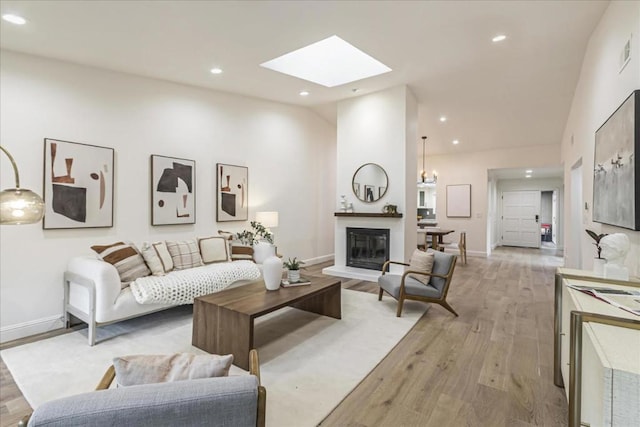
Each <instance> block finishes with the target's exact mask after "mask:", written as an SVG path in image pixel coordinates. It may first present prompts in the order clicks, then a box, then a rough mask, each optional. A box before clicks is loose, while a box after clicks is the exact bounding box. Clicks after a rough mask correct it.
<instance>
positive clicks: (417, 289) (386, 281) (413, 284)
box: [378, 273, 440, 299]
mask: <svg viewBox="0 0 640 427" xmlns="http://www.w3.org/2000/svg"><path fill="white" fill-rule="evenodd" d="M401 281H402V276H401V275H398V274H388V273H387V274H384V275H382V276H380V277H379V278H378V285H380V287H381V288H382V289H384V290H385V291H387V292H388V293H389V294H390V295H391V296H392V297H394V298H395V299H398V298H399V297H400V282H401ZM404 289H405V292H406V293H407V294H409V295H419V296H422V297H429V298H440V291H438V290H437V289H436V288H434V287H433V286H431V285H425V284H423V283H421V282H420V281H418V280H416V279H414V278H412V277H410V276H407V277H406V279H405V280H404Z"/></svg>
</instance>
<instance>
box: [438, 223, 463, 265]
mask: <svg viewBox="0 0 640 427" xmlns="http://www.w3.org/2000/svg"><path fill="white" fill-rule="evenodd" d="M438 249H440V251H442V252H444V250H445V249H454V250H456V249H457V250H458V252H459V253H460V261H462V263H463V264H465V265H466V264H467V232H466V231H462V232H460V239H459V240H458V243H455V242H450V243H442V244H440V246H439V247H438Z"/></svg>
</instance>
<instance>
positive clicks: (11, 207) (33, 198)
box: [0, 188, 44, 225]
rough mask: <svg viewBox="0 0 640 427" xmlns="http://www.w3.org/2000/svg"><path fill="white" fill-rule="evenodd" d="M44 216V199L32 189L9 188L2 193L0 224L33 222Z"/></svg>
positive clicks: (0, 199) (0, 195)
mask: <svg viewBox="0 0 640 427" xmlns="http://www.w3.org/2000/svg"><path fill="white" fill-rule="evenodd" d="M43 216H44V201H43V200H42V198H41V197H40V196H38V195H37V194H36V193H34V192H33V191H31V190H26V189H24V188H9V189H6V190H3V191H2V192H1V193H0V224H3V225H20V224H33V223H35V222H38V221H40V220H41V219H42V217H43Z"/></svg>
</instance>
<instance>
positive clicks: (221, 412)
mask: <svg viewBox="0 0 640 427" xmlns="http://www.w3.org/2000/svg"><path fill="white" fill-rule="evenodd" d="M115 376H116V374H115V368H114V367H113V365H112V366H110V367H109V369H107V371H106V373H105V374H104V376H103V377H102V380H100V383H99V384H98V386H97V388H96V391H93V392H89V393H83V394H79V395H76V396H70V397H65V398H62V399H57V400H53V401H50V402H46V403H44V404H43V405H40V406H39V407H38V408H37V409H36V410H35V411H34V412H33V413H32V414H31V415H28V416H26V417H24V418H23V419H22V420H21V421H20V423H19V424H18V426H22V427H24V426H27V425H28V426H29V427H31V426H40V425H47V426H51V425H64V426H78V427H79V426H87V425H90V426H94V427H102V426H104V427H106V426H114V425H131V426H174V425H188V426H203V427H204V426H207V427H209V426H229V425H233V426H238V427H240V426H245V427H254V426H255V427H264V426H265V421H266V419H265V415H266V402H267V391H266V389H265V388H264V387H263V386H262V385H260V363H259V360H258V352H257V350H255V349H253V350H251V352H250V353H249V375H231V376H228V377H217V378H202V379H194V380H184V381H174V382H165V383H156V384H144V385H136V386H128V387H118V388H109V387H110V385H111V383H112V381H113V380H114V378H115ZM27 423H28V424H27Z"/></svg>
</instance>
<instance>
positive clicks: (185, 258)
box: [166, 240, 202, 270]
mask: <svg viewBox="0 0 640 427" xmlns="http://www.w3.org/2000/svg"><path fill="white" fill-rule="evenodd" d="M166 245H167V249H169V253H170V254H171V260H172V261H173V268H175V269H176V270H186V269H188V268H193V267H200V266H201V265H202V257H201V256H200V251H199V250H198V245H197V244H196V242H195V241H194V240H184V241H180V242H169V241H167V242H166Z"/></svg>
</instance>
